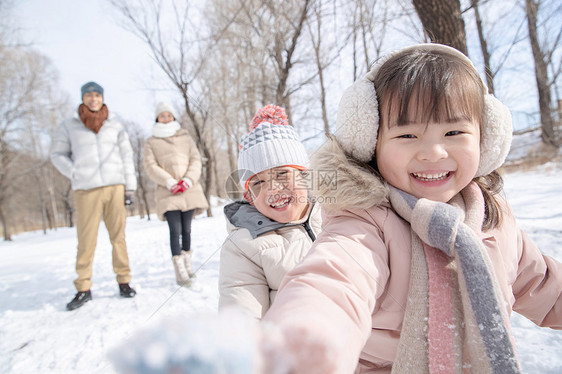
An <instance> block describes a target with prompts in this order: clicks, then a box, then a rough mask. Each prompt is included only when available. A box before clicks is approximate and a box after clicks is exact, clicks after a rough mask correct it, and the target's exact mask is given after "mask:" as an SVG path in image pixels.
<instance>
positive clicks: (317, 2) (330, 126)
mask: <svg viewBox="0 0 562 374" xmlns="http://www.w3.org/2000/svg"><path fill="white" fill-rule="evenodd" d="M102 3H103V5H104V11H105V12H106V13H107V18H108V19H110V20H111V21H112V22H114V23H115V25H117V26H118V27H119V28H121V29H123V30H126V31H127V32H129V33H130V35H132V36H133V37H134V38H136V39H135V40H136V41H138V42H140V44H141V45H142V46H143V48H144V50H145V53H146V54H148V55H149V56H150V57H151V64H152V68H154V72H155V73H154V74H147V76H146V77H144V79H143V81H142V82H139V83H140V84H142V85H143V87H144V90H145V91H146V92H147V93H149V94H154V97H155V98H156V97H158V96H161V95H162V93H164V94H165V96H166V97H168V98H170V101H171V102H172V104H173V105H174V106H175V108H176V109H177V112H178V113H181V118H180V122H181V123H182V126H184V127H185V128H186V129H187V130H188V131H189V132H190V133H191V134H192V136H193V137H194V139H195V140H196V142H197V144H198V147H199V150H200V151H201V154H202V155H203V157H204V161H205V163H204V168H203V169H204V173H203V176H202V184H203V186H204V189H205V192H206V195H207V197H208V198H210V196H218V197H223V198H225V197H232V194H233V193H234V192H235V191H236V185H237V183H236V178H232V177H231V176H232V175H235V174H236V173H235V171H236V159H237V152H238V139H239V138H240V136H241V135H242V134H244V133H245V132H246V131H247V127H248V124H249V122H250V120H251V118H252V117H253V115H254V113H255V111H256V109H258V108H259V107H261V106H263V105H266V104H269V103H275V104H277V105H281V106H283V107H285V108H286V110H287V114H288V116H289V121H290V123H291V124H293V125H294V126H295V128H296V129H297V131H298V132H299V134H300V136H301V139H302V140H303V141H304V142H305V145H306V147H307V149H308V150H309V151H310V152H313V151H314V149H316V148H317V147H318V146H319V145H321V144H322V142H323V141H324V139H325V137H326V136H327V135H328V134H330V133H332V132H333V131H335V119H336V113H337V104H338V101H339V98H340V96H341V94H342V92H343V89H344V88H345V87H347V86H348V85H350V84H351V83H352V82H353V81H354V80H356V79H358V78H360V77H361V76H362V75H364V74H365V73H366V72H367V71H368V69H369V67H370V66H371V65H372V63H373V62H374V61H376V59H377V58H378V57H379V56H382V55H385V54H386V53H388V52H389V51H392V50H395V49H397V48H399V47H403V46H406V45H410V44H414V43H420V42H431V41H433V42H440V43H444V44H448V45H451V46H453V47H455V48H457V49H459V50H461V51H462V52H464V53H466V54H468V56H469V57H470V58H471V59H472V60H473V61H474V63H475V65H476V66H477V67H478V69H479V70H480V72H481V74H482V76H485V77H486V81H487V84H488V87H489V89H490V92H492V93H493V94H494V95H495V96H497V97H498V98H499V99H500V100H501V101H502V102H504V103H505V104H506V105H507V106H508V107H509V108H510V109H511V112H512V115H513V122H514V129H515V130H516V134H520V133H524V132H528V131H538V132H540V139H541V141H540V144H537V146H536V147H535V148H533V150H534V152H533V153H532V154H529V153H526V154H523V155H521V156H519V157H518V158H514V157H511V158H510V163H511V164H510V165H507V168H511V169H512V170H513V169H515V168H520V167H526V166H528V165H531V164H535V163H540V162H542V161H544V160H551V159H552V158H554V157H559V156H558V155H559V154H560V152H559V149H560V144H561V143H562V142H561V136H560V118H561V117H562V114H561V112H562V109H561V106H562V97H561V93H562V90H561V88H560V74H561V70H562V49H561V48H560V44H561V43H560V39H561V37H562V22H561V20H562V3H560V2H559V1H557V0H542V1H539V0H464V1H459V0H396V1H395V0H259V1H258V0H205V1H191V2H190V1H185V0H184V1H174V0H104V1H102ZM54 4H56V2H54ZM54 6H56V5H54ZM16 7H17V6H16V2H15V1H14V0H0V221H1V223H2V225H1V227H0V232H1V234H2V235H3V237H4V239H5V240H11V236H12V235H13V234H15V233H18V232H22V231H30V230H37V229H42V230H43V231H44V232H45V233H48V231H49V230H53V229H56V227H60V226H69V227H71V226H73V220H74V217H73V212H74V208H73V195H72V190H71V188H70V183H69V181H68V180H67V179H66V178H65V177H63V176H62V175H60V174H59V173H58V172H57V171H56V170H55V169H54V168H53V166H52V165H51V163H50V160H49V148H50V140H51V136H52V134H53V132H54V130H55V129H56V127H57V126H58V124H59V123H60V122H61V121H62V120H63V119H64V118H66V117H68V116H69V115H70V114H71V112H72V111H73V110H75V109H76V107H77V105H78V104H79V101H77V97H76V96H78V95H77V94H76V92H78V90H79V87H76V88H75V90H74V91H73V92H67V91H65V90H64V89H62V88H61V84H60V79H61V76H64V75H65V73H66V72H65V71H59V70H58V69H57V67H56V66H55V65H54V64H53V62H52V61H51V60H50V59H49V58H48V57H46V56H45V55H44V54H42V53H41V52H40V51H39V49H38V48H37V46H36V45H34V44H33V42H32V41H31V40H26V37H25V33H24V32H22V29H21V20H19V19H18V17H17V16H16V14H17V12H15V10H16ZM61 27H62V28H64V24H62V25H61ZM96 32H97V31H96V30H95V29H92V33H96ZM84 43H87V40H85V41H84ZM104 53H105V54H117V55H126V54H128V53H131V52H130V51H129V50H128V49H127V45H123V46H122V48H120V49H118V50H101V51H99V50H98V51H94V50H93V51H92V56H98V57H99V54H102V55H103V54H104ZM92 58H94V57H92ZM99 68H100V69H108V68H109V69H111V67H106V66H103V65H100V67H99ZM115 79H123V76H116V77H115ZM111 95H112V96H113V97H120V100H124V99H126V98H127V97H130V96H129V95H128V94H127V93H126V92H121V93H120V92H111ZM150 104H151V105H154V104H155V103H150ZM109 105H111V103H109ZM144 106H146V105H144ZM144 109H146V108H144ZM150 109H151V108H150ZM148 113H149V114H148V115H149V116H150V115H152V111H151V110H149V111H148ZM118 115H119V116H120V118H121V119H122V120H123V122H124V123H125V124H126V126H127V129H128V132H129V136H130V138H131V142H132V145H133V148H134V150H135V162H136V165H137V178H138V182H139V189H138V191H137V198H136V203H135V204H134V205H133V206H132V207H130V208H129V214H131V215H139V216H140V218H147V219H150V216H149V215H148V214H147V213H148V212H151V211H152V209H153V207H154V201H153V191H154V187H155V186H154V185H153V184H152V183H151V182H150V181H149V179H148V178H147V176H146V174H145V172H144V170H143V168H142V150H143V145H144V141H145V140H146V138H148V136H150V128H149V127H148V126H146V125H145V124H141V123H140V120H139V117H138V113H133V112H119V113H118ZM151 121H152V119H151V120H150V122H151ZM512 150H513V149H512ZM513 151H517V150H516V149H515V150H513ZM211 214H212V213H211V210H209V212H208V215H211Z"/></svg>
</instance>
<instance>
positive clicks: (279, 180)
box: [248, 167, 308, 223]
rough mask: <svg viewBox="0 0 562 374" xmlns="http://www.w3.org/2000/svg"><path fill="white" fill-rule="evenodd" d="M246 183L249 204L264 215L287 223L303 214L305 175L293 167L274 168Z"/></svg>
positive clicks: (306, 186)
mask: <svg viewBox="0 0 562 374" xmlns="http://www.w3.org/2000/svg"><path fill="white" fill-rule="evenodd" d="M248 182H249V183H248V192H249V193H250V196H251V200H252V201H251V203H252V204H253V205H254V206H255V207H256V209H257V210H258V211H259V212H260V213H261V214H263V215H264V216H266V217H268V218H271V219H272V220H274V221H277V222H281V223H288V222H293V221H297V220H299V219H301V218H303V217H304V215H305V214H306V212H307V210H308V184H307V178H306V172H303V171H301V170H297V169H294V168H292V167H277V168H273V169H268V170H265V171H262V172H261V173H258V174H256V175H254V176H253V177H252V178H251V179H250V180H249V181H248Z"/></svg>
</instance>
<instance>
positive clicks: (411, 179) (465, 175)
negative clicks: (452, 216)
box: [375, 117, 480, 202]
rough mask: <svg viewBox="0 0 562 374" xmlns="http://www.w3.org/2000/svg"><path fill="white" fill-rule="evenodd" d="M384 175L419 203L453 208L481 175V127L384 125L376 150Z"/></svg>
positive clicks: (455, 122)
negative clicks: (451, 202) (456, 199)
mask: <svg viewBox="0 0 562 374" xmlns="http://www.w3.org/2000/svg"><path fill="white" fill-rule="evenodd" d="M375 149H376V160H377V166H378V170H379V173H380V174H381V176H382V177H383V178H384V179H385V180H386V181H387V182H388V183H390V184H391V185H392V186H394V187H396V188H399V189H401V190H403V191H405V192H408V193H409V194H411V195H414V196H416V197H418V198H422V197H423V198H427V199H430V200H434V201H440V202H447V201H449V200H450V199H451V198H452V197H453V196H455V195H456V194H457V193H459V192H460V191H461V190H462V189H463V188H465V187H466V186H467V185H468V184H469V183H470V181H472V179H473V178H474V176H475V175H476V171H477V169H478V164H479V162H480V127H479V125H478V123H476V122H475V121H474V120H470V119H466V118H462V117H460V118H453V119H451V120H448V121H443V122H430V123H429V124H428V123H425V122H422V121H419V120H418V121H412V122H408V123H406V124H402V125H397V124H392V123H391V124H390V126H389V124H384V123H383V124H382V125H381V127H380V130H379V135H378V139H377V146H376V148H375Z"/></svg>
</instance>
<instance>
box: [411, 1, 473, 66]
mask: <svg viewBox="0 0 562 374" xmlns="http://www.w3.org/2000/svg"><path fill="white" fill-rule="evenodd" d="M412 2H413V4H414V7H415V8H416V12H417V13H418V16H419V17H420V20H421V23H422V25H423V28H424V30H425V32H426V34H427V35H428V36H429V38H430V39H431V41H432V42H434V43H441V44H446V45H448V46H451V47H453V48H456V49H458V50H459V51H461V52H462V53H464V54H465V55H468V50H467V48H466V33H465V31H464V21H463V19H462V17H461V4H460V1H459V0H412Z"/></svg>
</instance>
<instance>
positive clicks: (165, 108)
mask: <svg viewBox="0 0 562 374" xmlns="http://www.w3.org/2000/svg"><path fill="white" fill-rule="evenodd" d="M163 112H168V113H171V114H172V116H174V119H178V117H177V116H176V111H175V110H174V108H173V107H172V106H171V105H170V104H168V103H166V102H164V101H161V102H159V103H158V104H157V105H156V110H155V111H154V117H155V118H158V116H159V115H160V113H163Z"/></svg>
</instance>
